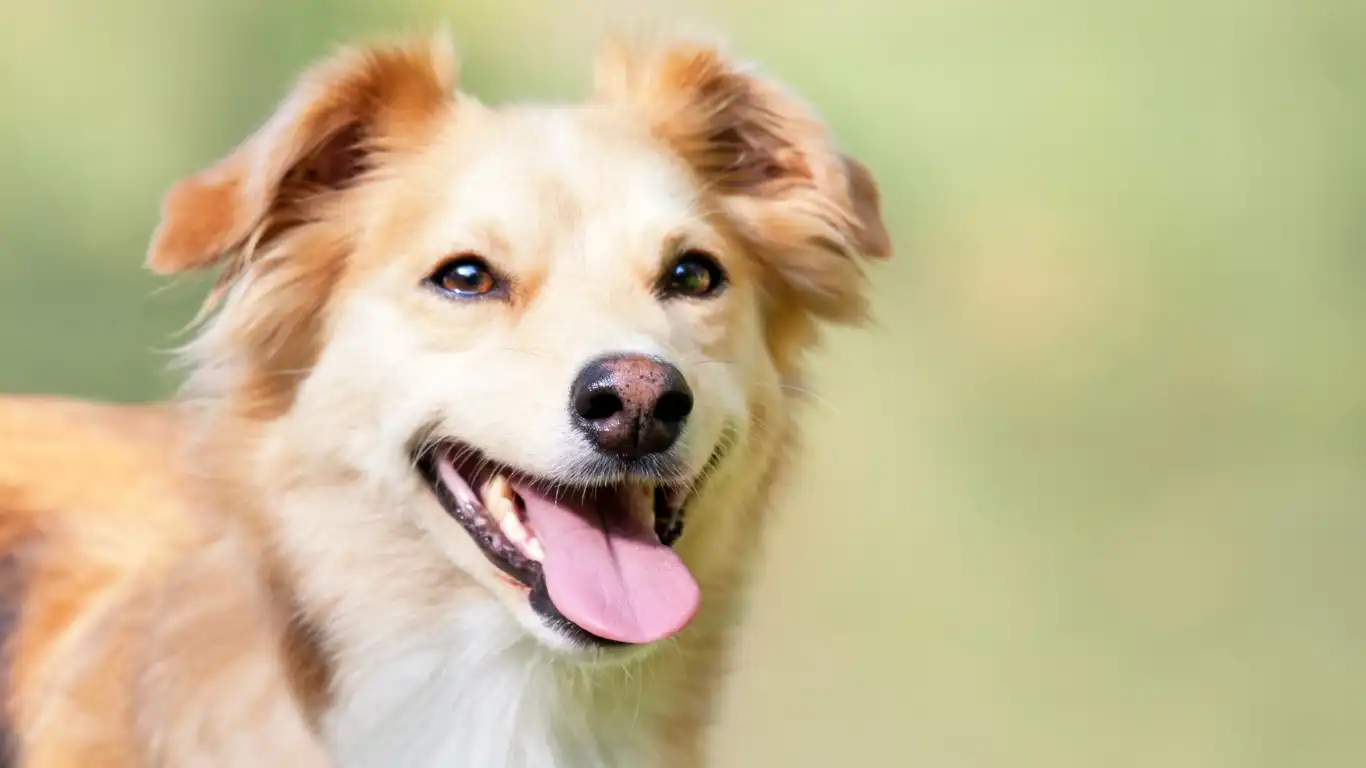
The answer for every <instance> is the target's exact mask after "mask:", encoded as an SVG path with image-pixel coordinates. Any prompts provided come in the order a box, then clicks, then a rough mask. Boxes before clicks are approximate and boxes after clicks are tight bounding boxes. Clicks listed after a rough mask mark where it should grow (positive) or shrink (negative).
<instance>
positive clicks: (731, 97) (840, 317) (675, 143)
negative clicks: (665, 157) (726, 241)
mask: <svg viewBox="0 0 1366 768" xmlns="http://www.w3.org/2000/svg"><path fill="white" fill-rule="evenodd" d="M597 88H598V97H599V98H600V99H602V100H604V101H607V102H609V103H615V104H622V105H626V106H628V107H630V108H632V109H634V110H636V111H637V112H638V113H639V114H640V115H641V116H642V118H643V119H644V120H645V121H646V123H647V124H648V125H649V126H650V129H651V130H652V132H653V133H654V134H655V136H657V137H658V138H659V139H661V140H662V141H664V142H665V143H666V144H668V145H669V146H670V147H671V148H672V149H673V150H674V151H676V152H678V153H679V154H680V155H681V156H682V157H683V158H685V159H686V160H687V161H688V162H689V163H690V164H691V165H692V166H693V168H694V169H695V170H696V172H697V173H698V175H699V177H700V178H701V179H702V181H703V182H704V184H706V185H707V186H708V187H709V188H710V189H712V190H713V191H714V194H715V196H716V197H717V198H718V200H717V203H718V207H719V208H720V209H721V210H723V211H725V212H726V213H727V214H728V218H729V219H730V223H731V224H732V225H733V226H734V228H735V230H736V233H737V234H738V235H739V236H740V237H741V238H743V240H744V241H745V242H746V244H747V245H748V247H749V249H750V251H751V253H752V254H753V255H754V256H755V257H756V258H757V259H758V260H759V262H760V263H761V264H762V265H763V266H764V267H766V268H767V270H768V271H769V272H770V276H771V277H772V278H773V279H774V280H775V288H776V293H778V294H779V295H778V296H776V300H775V302H774V303H775V304H786V303H788V302H790V301H792V302H797V303H799V304H800V305H801V306H802V307H803V308H804V309H805V310H807V311H810V312H812V313H814V314H816V315H818V316H821V317H823V318H827V319H832V320H837V321H856V320H859V319H861V318H862V317H863V316H864V313H865V311H866V305H865V298H864V295H863V275H862V272H861V270H860V269H859V265H858V263H857V259H858V258H859V257H863V256H869V257H875V258H883V257H886V256H888V255H890V253H891V241H890V238H889V237H888V235H887V231H886V228H885V226H884V225H883V222H882V212H881V203H880V199H879V195H878V190H877V185H876V183H875V182H874V180H873V177H872V175H871V174H870V173H869V172H868V170H867V168H865V167H864V166H863V165H862V164H861V163H859V162H858V161H857V160H854V159H853V158H851V157H849V156H848V155H845V154H843V153H842V152H840V151H838V150H837V149H835V147H834V145H833V142H832V139H831V138H830V136H829V135H828V133H827V131H826V130H825V127H824V126H823V125H822V124H821V123H820V122H819V121H818V120H817V119H816V118H815V116H814V115H813V114H812V113H811V111H810V110H809V109H808V108H807V107H806V106H805V105H803V104H801V103H800V102H799V101H798V100H797V99H796V97H794V96H793V95H791V94H789V93H787V92H786V91H785V90H784V89H783V88H781V87H780V86H779V85H778V84H777V83H775V82H773V81H770V80H768V79H766V78H764V77H762V76H760V75H757V74H752V73H750V72H748V71H746V70H744V69H742V68H741V67H740V66H738V65H737V64H735V63H733V62H731V61H729V60H728V59H727V58H726V57H725V56H724V55H723V54H722V52H721V51H720V50H719V49H717V48H716V47H714V46H710V45H702V44H697V45H690V44H678V45H666V46H659V45H651V46H629V45H617V46H611V47H608V48H607V50H606V51H605V52H604V54H603V56H602V57H601V59H600V61H599V64H598V74H597Z"/></svg>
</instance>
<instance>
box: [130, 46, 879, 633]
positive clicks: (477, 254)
mask: <svg viewBox="0 0 1366 768" xmlns="http://www.w3.org/2000/svg"><path fill="white" fill-rule="evenodd" d="M454 69H455V67H454V64H453V56H452V55H451V53H450V51H449V48H448V46H447V45H445V44H444V43H442V42H441V41H435V42H427V43H421V44H413V45H405V46H396V47H376V48H372V49H366V50H360V51H352V52H345V53H343V54H340V55H338V56H337V57H335V58H334V59H332V60H330V61H327V62H325V63H323V64H321V65H320V66H318V67H317V68H315V69H313V70H311V71H310V72H309V73H307V75H306V76H305V77H304V78H303V79H302V80H301V82H300V83H299V84H298V85H297V87H296V88H295V90H294V91H293V92H292V93H291V94H290V95H289V96H288V98H287V99H285V100H284V102H283V103H282V104H281V106H280V107H279V109H278V111H277V112H276V113H275V114H274V115H273V116H272V117H271V118H270V119H269V120H268V121H267V122H266V123H265V124H264V125H263V126H262V127H261V128H260V129H259V130H258V131H257V132H256V133H255V134H254V135H252V136H251V137H249V138H248V139H247V140H246V141H245V142H244V143H243V144H242V145H240V146H239V147H238V148H237V149H236V150H235V151H234V152H232V153H231V154H229V155H228V156H227V157H226V158H224V159H223V160H221V161H220V162H218V163H217V164H215V165H214V166H212V167H211V168H209V169H207V170H205V171H203V172H202V173H200V174H198V175H195V176H193V177H191V178H189V179H187V180H185V181H183V182H181V183H180V184H178V185H177V186H176V187H175V188H174V189H173V190H172V191H171V193H170V194H169V195H168V197H167V200H166V203H165V206H164V217H163V221H162V224H161V226H160V228H159V230H158V232H157V233H156V236H155V238H154V242H153V244H152V247H151V252H150V256H149V263H150V266H151V267H152V268H153V269H154V270H156V271H159V272H163V273H171V272H178V271H182V270H187V269H197V268H204V267H209V266H220V267H221V268H222V274H221V277H220V279H219V282H218V285H217V288H216V289H215V291H214V293H213V295H212V296H211V299H210V303H211V305H212V306H213V308H214V309H215V310H216V311H215V313H214V315H213V316H212V317H211V319H209V321H208V323H207V325H206V327H205V330H204V332H203V335H202V336H201V337H200V338H199V340H198V341H197V342H196V343H195V345H193V347H192V353H193V355H194V356H195V361H196V363H197V365H198V366H199V370H198V372H197V374H196V376H195V379H194V381H196V382H197V383H198V386H200V387H201V388H204V389H208V390H210V391H211V392H212V394H213V396H214V397H215V399H216V400H217V401H219V402H220V403H221V404H222V406H223V407H224V408H225V409H227V410H228V411H230V412H231V414H232V418H233V419H236V420H238V421H240V422H243V423H251V424H256V425H262V424H266V425H271V426H272V430H271V434H273V435H274V438H273V440H274V442H275V443H277V444H278V443H281V442H283V443H284V444H287V445H288V446H289V447H288V449H287V450H286V451H285V452H284V454H281V453H280V452H279V451H277V452H276V453H274V454H272V455H273V456H274V457H275V459H278V461H273V462H272V463H271V464H270V467H269V468H268V469H263V470H262V474H263V475H270V476H272V477H271V479H270V480H269V481H268V482H271V483H277V484H278V485H280V486H281V487H285V486H291V487H295V488H297V487H300V486H302V487H307V488H311V489H312V491H311V492H312V493H314V497H315V498H318V499H320V500H321V501H320V503H321V504H322V505H323V506H327V505H332V506H335V507H336V508H337V509H338V510H341V509H346V508H356V509H363V510H365V511H364V516H363V517H354V516H353V517H346V515H345V513H343V512H341V511H337V512H336V513H335V515H334V516H333V517H331V518H326V517H324V518H322V519H324V520H328V522H327V523H326V524H327V525H335V526H357V527H358V530H360V531H361V532H359V533H355V534H354V536H353V538H354V537H363V536H366V535H373V536H376V537H387V536H390V535H391V534H392V535H398V534H394V533H393V532H395V531H398V530H400V529H402V530H404V531H407V532H408V535H409V536H410V537H411V538H415V539H417V540H420V542H421V543H420V544H419V546H422V547H426V549H427V550H428V551H429V552H430V553H431V554H432V556H433V557H439V560H440V562H441V563H443V564H444V567H445V568H446V569H447V570H450V571H452V572H463V573H464V574H465V575H466V576H467V577H469V578H470V579H472V580H473V581H475V582H477V583H478V584H480V585H481V586H482V587H483V588H484V589H485V590H486V591H487V593H488V594H491V595H493V596H494V597H496V598H497V599H498V600H500V601H502V602H503V603H504V604H505V605H506V606H507V607H508V608H509V609H510V610H511V613H512V615H513V616H515V617H517V619H518V620H519V621H520V622H521V624H522V626H523V627H524V628H525V629H526V631H528V632H530V633H532V634H534V635H536V636H538V637H539V638H540V639H542V640H543V641H545V642H547V643H549V644H551V645H559V646H561V647H565V646H573V645H575V644H578V645H583V644H590V645H608V644H623V643H624V644H632V645H634V644H649V643H652V642H654V641H657V640H660V639H662V638H666V637H669V636H670V635H672V634H674V633H675V632H677V631H678V630H680V629H681V628H682V627H683V626H684V625H686V624H687V623H688V622H689V620H690V619H691V617H692V616H693V614H694V612H695V611H696V609H697V607H698V603H699V587H698V581H699V579H700V576H701V575H703V574H699V573H695V571H697V570H698V569H704V570H705V569H706V568H708V567H711V566H708V565H707V564H706V561H707V559H708V558H709V557H710V558H711V559H712V560H717V559H724V557H723V556H722V555H720V554H718V553H719V552H721V551H723V550H725V548H726V547H727V546H728V542H727V541H726V539H727V537H730V536H732V535H734V533H735V531H736V530H737V529H736V528H735V526H734V525H731V524H728V523H727V521H726V520H725V518H726V517H727V516H733V517H736V518H739V517H743V516H745V515H750V514H752V513H751V512H750V511H749V510H748V509H746V508H744V507H745V506H746V505H748V504H749V503H751V502H752V501H753V499H752V498H751V497H752V496H753V495H754V494H753V491H754V490H755V488H757V486H758V485H759V484H760V482H761V480H762V478H763V477H764V476H765V475H766V474H767V470H768V465H769V464H770V463H771V462H772V461H773V458H774V456H775V455H776V450H777V445H776V443H778V442H780V441H782V440H784V439H785V437H786V429H785V425H786V417H787V413H786V406H787V403H788V401H789V399H790V398H791V395H790V394H789V393H788V392H785V390H784V386H785V383H786V385H788V386H790V385H791V383H792V382H791V379H792V377H793V376H794V375H795V372H796V368H797V364H798V362H797V358H798V356H799V355H800V353H801V351H802V349H804V348H805V347H806V346H807V345H808V343H809V342H810V341H811V339H812V335H813V333H814V331H815V328H816V326H817V324H818V323H819V321H821V320H831V321H854V320H857V319H859V318H860V317H861V316H862V315H863V312H864V293H863V278H862V272H861V269H860V264H859V261H860V260H861V259H862V258H864V257H868V256H883V255H886V253H887V252H888V250H889V244H888V240H887V235H886V233H885V231H884V229H883V225H882V221H881V218H880V213H879V205H878V195H877V191H876V187H875V185H874V182H873V180H872V178H871V176H870V175H869V173H868V171H867V170H866V169H865V168H864V167H863V166H862V165H860V164H859V163H858V162H856V161H855V160H853V159H852V158H850V157H848V156H846V155H844V154H842V153H841V152H840V151H838V150H837V149H836V148H835V147H834V146H833V144H832V142H831V140H830V138H829V137H828V136H827V134H826V131H825V129H824V128H823V126H822V125H821V124H820V123H819V122H818V121H817V120H816V118H815V117H814V116H813V114H812V113H811V112H810V111H809V110H808V109H806V108H805V107H804V106H803V105H801V104H800V103H799V102H798V101H797V100H796V99H795V98H793V97H792V96H790V95H789V94H787V93H786V92H785V91H783V90H782V89H781V88H780V87H779V86H778V85H777V84H775V83H773V82H771V81H769V80H766V79H764V78H762V77H761V76H759V75H756V74H752V73H750V72H749V71H747V70H746V69H744V68H742V67H740V66H738V65H736V64H734V63H732V62H731V61H729V60H728V59H727V58H726V57H724V56H723V55H722V54H721V53H720V52H719V51H718V50H717V49H715V48H714V47H711V46H706V45H696V44H687V43H684V44H674V45H655V46H644V47H616V48H611V49H610V50H608V51H607V52H606V53H605V54H604V55H603V56H602V58H601V61H600V64H599V72H598V77H597V87H596V93H595V94H594V96H593V97H592V98H591V99H589V100H588V101H586V102H585V103H582V104H577V105H572V106H546V107H528V106H515V107H505V108H490V107H488V106H485V105H483V104H481V103H480V102H478V101H477V100H475V99H474V98H472V97H470V96H467V95H464V94H462V93H459V92H458V91H457V89H456V84H455V73H454ZM281 435H287V437H281ZM329 494H330V495H329ZM357 514H359V513H357ZM367 532H368V533H367ZM319 535H322V536H324V537H325V536H326V533H325V532H319ZM370 543H372V544H374V545H375V546H376V547H378V548H380V549H382V548H383V545H382V544H381V543H380V542H370ZM364 544H365V542H360V543H357V544H356V545H355V546H354V547H353V549H356V550H357V551H360V550H363V549H364ZM675 545H678V551H676V550H675ZM337 546H343V545H341V544H338V545H337ZM679 552H681V553H682V555H683V556H682V557H680V554H679ZM355 557H356V556H352V559H351V562H358V561H357V560H356V559H355ZM690 569H691V570H690ZM703 581H704V583H705V580H703Z"/></svg>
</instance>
